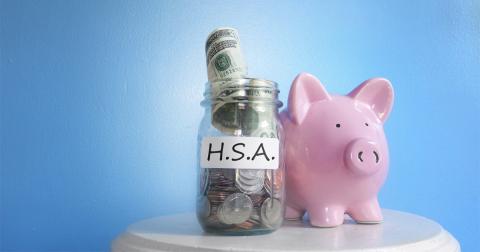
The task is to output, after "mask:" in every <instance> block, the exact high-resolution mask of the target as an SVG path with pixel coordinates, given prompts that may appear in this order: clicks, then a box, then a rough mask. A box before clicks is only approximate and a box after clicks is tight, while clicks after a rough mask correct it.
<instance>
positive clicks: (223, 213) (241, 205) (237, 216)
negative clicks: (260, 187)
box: [217, 193, 253, 224]
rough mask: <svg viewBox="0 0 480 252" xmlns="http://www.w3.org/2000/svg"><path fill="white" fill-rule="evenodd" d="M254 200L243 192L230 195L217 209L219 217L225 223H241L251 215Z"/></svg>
mask: <svg viewBox="0 0 480 252" xmlns="http://www.w3.org/2000/svg"><path fill="white" fill-rule="evenodd" d="M252 209H253V203H252V200H251V199H250V198H249V197H248V196H247V195H246V194H243V193H234V194H231V195H229V196H228V197H227V198H226V199H225V201H224V202H223V203H222V205H221V206H220V207H219V209H218V210H217V211H218V212H217V215H218V218H219V220H220V221H221V222H223V223H225V224H240V223H242V222H244V221H246V220H248V218H249V217H250V214H251V212H252Z"/></svg>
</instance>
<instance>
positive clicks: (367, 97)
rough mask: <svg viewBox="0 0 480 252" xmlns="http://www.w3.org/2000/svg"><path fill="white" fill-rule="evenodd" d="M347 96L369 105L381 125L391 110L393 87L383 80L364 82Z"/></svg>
mask: <svg viewBox="0 0 480 252" xmlns="http://www.w3.org/2000/svg"><path fill="white" fill-rule="evenodd" d="M349 96H350V97H352V98H354V99H355V100H358V101H362V102H364V103H366V104H368V105H370V107H371V108H372V110H373V111H374V112H375V114H376V115H377V116H378V118H379V119H380V120H381V121H382V123H383V122H385V121H386V120H387V118H388V115H389V114H390V111H391V110H392V106H393V87H392V84H390V81H388V80H386V79H383V78H373V79H369V80H366V81H364V82H363V83H362V84H360V86H358V87H357V88H355V89H354V90H353V91H352V92H351V93H350V94H349Z"/></svg>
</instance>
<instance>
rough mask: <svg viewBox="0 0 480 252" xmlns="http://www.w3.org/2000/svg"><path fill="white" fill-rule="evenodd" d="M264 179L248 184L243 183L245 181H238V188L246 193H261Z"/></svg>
mask: <svg viewBox="0 0 480 252" xmlns="http://www.w3.org/2000/svg"><path fill="white" fill-rule="evenodd" d="M263 185H264V184H263V181H262V182H258V183H257V184H255V185H246V184H243V183H237V187H238V189H240V191H242V192H244V193H246V194H255V193H259V192H260V191H262V189H263Z"/></svg>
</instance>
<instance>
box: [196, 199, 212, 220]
mask: <svg viewBox="0 0 480 252" xmlns="http://www.w3.org/2000/svg"><path fill="white" fill-rule="evenodd" d="M197 208H198V214H199V215H200V216H201V217H202V218H207V217H208V216H209V215H210V210H211V206H210V202H209V201H208V198H207V197H205V196H204V197H202V198H201V199H200V200H199V201H198V203H197Z"/></svg>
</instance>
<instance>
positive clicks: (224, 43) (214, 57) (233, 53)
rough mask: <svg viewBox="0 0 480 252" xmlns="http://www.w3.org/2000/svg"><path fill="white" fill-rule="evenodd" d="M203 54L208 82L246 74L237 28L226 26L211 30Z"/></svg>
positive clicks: (240, 76) (241, 76)
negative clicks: (205, 58)
mask: <svg viewBox="0 0 480 252" xmlns="http://www.w3.org/2000/svg"><path fill="white" fill-rule="evenodd" d="M205 54H206V56H207V71H208V80H209V81H210V82H213V81H218V80H222V79H229V78H243V77H245V76H246V75H247V64H246V63H245V61H244V59H243V55H242V51H241V49H240V39H239V37H238V32H237V30H235V29H233V28H229V27H226V28H217V29H215V30H214V31H212V32H211V33H210V34H209V35H208V37H207V41H206V43H205Z"/></svg>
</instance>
